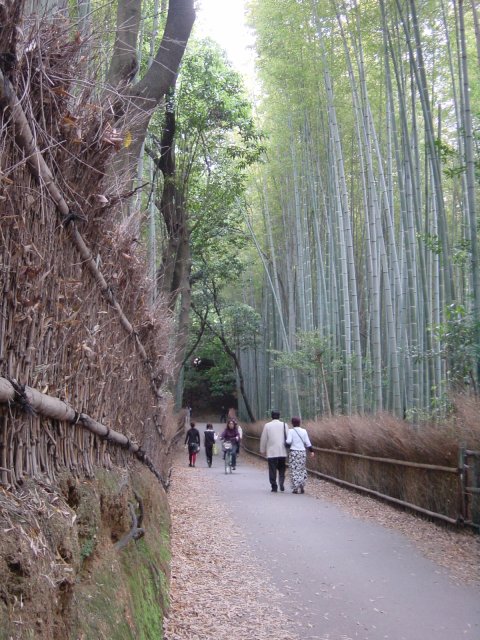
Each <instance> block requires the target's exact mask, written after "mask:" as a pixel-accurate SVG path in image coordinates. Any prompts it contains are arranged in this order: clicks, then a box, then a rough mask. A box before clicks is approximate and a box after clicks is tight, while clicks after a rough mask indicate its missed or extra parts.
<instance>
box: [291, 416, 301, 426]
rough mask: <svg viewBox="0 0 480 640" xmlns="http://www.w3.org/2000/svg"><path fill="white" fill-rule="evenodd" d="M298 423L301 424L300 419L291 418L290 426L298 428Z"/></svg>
mask: <svg viewBox="0 0 480 640" xmlns="http://www.w3.org/2000/svg"><path fill="white" fill-rule="evenodd" d="M300 422H301V420H300V418H292V425H293V426H294V427H299V426H300Z"/></svg>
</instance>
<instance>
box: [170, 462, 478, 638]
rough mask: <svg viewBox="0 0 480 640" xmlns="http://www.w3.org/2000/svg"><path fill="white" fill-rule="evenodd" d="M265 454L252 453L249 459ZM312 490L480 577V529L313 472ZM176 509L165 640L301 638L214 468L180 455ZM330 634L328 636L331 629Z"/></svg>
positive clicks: (460, 573)
mask: <svg viewBox="0 0 480 640" xmlns="http://www.w3.org/2000/svg"><path fill="white" fill-rule="evenodd" d="M247 460H248V462H249V463H250V464H254V465H261V466H262V468H264V467H265V462H264V461H262V460H259V459H258V458H256V457H254V456H250V455H247V454H246V455H244V457H243V461H244V463H246V462H247ZM307 486H308V493H309V494H310V495H313V496H315V497H317V498H320V499H322V500H328V501H330V502H333V503H335V504H336V505H337V506H339V507H340V508H342V509H344V510H346V511H347V512H348V513H350V514H351V515H352V516H353V517H358V518H367V519H370V520H374V521H376V522H377V523H378V524H380V525H382V526H386V527H389V528H393V529H395V530H397V531H399V532H400V533H402V534H404V535H405V536H406V537H407V538H408V539H409V540H411V541H412V542H413V543H414V544H415V545H416V546H417V548H419V549H420V551H421V552H422V553H423V554H424V555H425V556H426V557H428V558H430V559H431V560H433V561H434V562H437V563H438V564H439V565H440V566H442V567H444V568H446V569H447V570H448V572H449V573H450V575H451V577H452V578H453V579H454V580H455V581H456V582H458V583H461V584H469V583H470V584H472V583H476V582H480V536H478V535H474V534H472V533H470V532H469V531H461V530H460V531H458V530H454V529H452V528H449V527H444V526H440V525H438V524H436V523H433V522H429V521H428V520H424V519H422V518H420V517H418V516H416V515H414V514H411V513H408V512H405V511H402V510H399V509H396V508H394V507H391V506H390V505H388V504H385V503H383V502H380V501H378V500H375V499H373V498H371V497H369V496H365V495H361V494H359V493H357V492H352V491H349V490H346V489H343V488H342V487H339V486H337V485H335V484H332V483H328V482H324V481H321V480H318V479H316V478H309V480H308V485H307ZM169 500H170V507H171V512H172V535H171V539H172V563H171V572H172V573H171V590H170V612H169V617H168V619H166V621H165V640H186V639H187V638H188V640H212V639H215V640H223V639H227V638H228V639H231V638H235V639H238V640H240V639H247V638H248V639H249V640H250V639H251V640H266V639H267V638H269V639H270V638H277V639H278V640H298V635H296V634H295V633H294V632H293V631H292V629H293V626H294V625H293V624H292V620H291V619H289V618H288V616H287V615H286V614H285V613H284V612H283V611H282V599H283V598H284V597H285V596H284V594H282V593H280V591H279V590H278V589H277V588H276V587H275V586H274V585H273V584H272V583H271V582H270V581H269V579H268V577H267V576H266V575H265V574H264V573H262V572H261V570H260V568H259V563H258V561H257V560H256V558H255V557H253V556H252V554H251V552H250V550H249V548H248V546H247V543H246V540H245V538H244V535H243V532H242V531H239V530H238V527H236V526H235V525H234V524H233V520H232V518H231V515H230V513H229V509H228V507H227V506H226V505H225V503H224V501H223V500H222V499H221V498H220V497H219V496H218V495H217V494H216V489H215V482H214V481H213V480H212V479H211V478H210V477H209V476H208V469H205V468H202V467H198V468H195V469H190V468H188V467H187V466H186V465H185V461H184V459H183V457H182V458H181V459H178V458H177V461H176V464H175V466H174V469H173V473H172V485H171V489H170V494H169ZM326 637H327V638H328V636H326Z"/></svg>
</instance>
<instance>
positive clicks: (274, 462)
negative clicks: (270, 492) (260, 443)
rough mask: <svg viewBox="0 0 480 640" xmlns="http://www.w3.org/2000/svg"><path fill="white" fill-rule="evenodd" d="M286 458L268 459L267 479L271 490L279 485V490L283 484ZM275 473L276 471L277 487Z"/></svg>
mask: <svg viewBox="0 0 480 640" xmlns="http://www.w3.org/2000/svg"><path fill="white" fill-rule="evenodd" d="M286 460H287V459H286V458H285V457H282V458H268V479H269V480H270V484H271V485H272V489H277V488H278V485H280V489H281V488H282V487H283V485H284V483H285V469H286V464H285V463H286ZM277 471H278V485H277Z"/></svg>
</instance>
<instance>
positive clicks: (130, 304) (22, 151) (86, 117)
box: [0, 2, 175, 483]
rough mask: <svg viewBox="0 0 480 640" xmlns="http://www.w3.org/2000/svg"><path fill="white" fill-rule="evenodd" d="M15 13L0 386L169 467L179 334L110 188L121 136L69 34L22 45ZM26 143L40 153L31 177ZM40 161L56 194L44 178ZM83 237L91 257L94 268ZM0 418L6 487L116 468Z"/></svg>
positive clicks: (78, 442) (34, 427) (4, 122)
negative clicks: (68, 410) (32, 395)
mask: <svg viewBox="0 0 480 640" xmlns="http://www.w3.org/2000/svg"><path fill="white" fill-rule="evenodd" d="M20 5H21V3H19V2H10V3H7V4H6V5H5V6H2V8H1V12H2V15H1V16H0V18H1V20H0V23H1V24H2V25H4V28H3V29H2V27H1V26H0V51H1V52H2V55H1V56H0V58H1V60H0V72H1V75H0V81H1V85H2V86H1V91H0V94H1V95H0V107H1V108H0V216H1V227H0V375H1V376H3V377H6V378H13V379H15V380H17V381H18V382H19V383H21V384H26V385H28V386H30V387H32V388H34V389H37V390H38V391H42V392H43V393H46V394H48V395H51V396H54V397H57V398H60V399H64V400H66V401H67V402H68V403H69V404H70V405H71V406H72V407H73V408H74V409H75V410H76V411H78V412H84V413H86V414H88V415H89V416H90V417H92V418H93V419H94V420H97V421H98V422H101V423H103V424H105V425H107V426H108V427H109V428H111V429H115V430H117V431H119V432H122V433H125V434H127V435H128V436H129V437H130V438H132V439H133V440H135V441H136V442H138V443H141V445H142V448H143V449H144V450H145V451H147V452H148V454H149V456H150V457H151V459H152V460H153V461H154V463H155V464H158V465H159V467H162V465H163V462H162V456H163V455H164V454H165V451H166V449H167V448H168V445H169V442H170V438H171V434H170V433H169V421H168V420H167V419H166V411H167V405H168V396H167V395H164V394H163V392H162V385H164V383H165V381H166V380H167V379H168V375H169V370H170V362H171V354H170V353H169V347H168V336H169V332H170V331H171V327H170V323H169V318H168V314H167V312H166V310H165V307H163V306H162V304H161V302H158V303H157V304H156V306H155V308H153V307H152V306H151V305H150V288H149V283H148V281H147V279H146V277H145V274H146V273H147V269H146V265H145V259H144V255H143V249H142V244H141V242H140V238H139V229H140V225H139V221H138V217H139V216H138V215H137V212H134V214H133V215H132V216H131V217H130V218H129V219H126V220H125V219H123V222H121V220H122V218H121V214H120V211H119V207H120V205H122V204H123V203H124V201H125V199H126V197H122V194H118V193H113V192H110V191H109V184H108V181H106V180H105V173H106V171H107V170H108V169H109V167H110V165H111V162H112V158H113V156H114V155H115V153H116V151H117V150H118V149H119V148H120V147H121V145H122V144H124V139H125V135H126V133H125V132H122V131H115V130H114V123H113V122H111V121H110V117H111V116H110V117H109V115H108V109H106V108H104V107H103V105H102V104H101V103H99V102H98V100H96V99H95V98H94V93H93V89H94V85H93V83H91V82H89V81H88V79H87V76H88V74H87V69H86V64H87V62H86V60H85V56H83V55H82V42H81V40H80V39H79V38H75V37H74V34H73V33H72V32H70V31H69V28H68V25H67V24H66V23H65V22H63V21H61V20H60V21H58V22H54V23H51V24H45V25H43V26H42V25H40V26H37V25H35V24H34V22H33V21H32V22H31V23H29V22H28V20H26V21H25V20H24V21H23V23H22V25H21V26H22V29H21V30H18V31H16V30H15V29H14V28H12V25H15V24H18V21H19V20H20V15H21V12H20V11H19V6H20ZM21 117H24V118H25V119H26V122H27V125H28V126H27V127H26V126H25V123H23V124H22V122H21ZM29 136H30V139H31V144H33V145H34V146H35V149H36V150H37V152H38V151H39V152H41V158H40V157H39V158H38V163H36V164H35V162H36V161H35V162H32V151H31V149H30V148H29V147H28V144H27V143H26V142H25V140H28V139H29ZM40 160H42V161H44V163H45V166H46V167H47V169H48V170H49V171H50V172H51V175H52V178H53V182H50V180H49V179H46V178H45V172H43V173H42V171H38V170H37V169H38V164H39V162H40ZM52 184H54V185H55V187H56V189H57V191H58V192H59V193H60V195H61V198H62V199H63V203H64V206H63V208H62V206H59V203H58V201H55V198H54V197H52V189H51V185H52ZM57 200H58V199H57ZM65 206H66V207H67V208H68V212H66V211H65ZM78 237H81V238H83V240H84V242H85V243H86V246H87V247H88V249H89V250H90V252H91V256H92V258H93V260H90V263H91V264H90V265H89V268H86V266H87V262H86V260H85V256H82V255H81V254H80V253H79V251H78V242H77V243H75V242H74V240H75V238H77V240H78ZM93 267H96V268H98V271H99V273H101V274H103V276H104V278H105V281H106V283H107V285H108V290H107V291H103V292H102V291H101V287H99V284H98V281H96V279H95V278H94V277H93V276H92V268H93ZM112 301H113V302H114V303H115V305H114V304H113V302H112ZM119 309H120V310H121V311H122V312H123V314H124V318H127V319H128V321H129V322H130V323H131V325H132V327H133V331H129V330H128V327H127V328H126V324H125V322H124V323H123V324H122V323H121V322H120V320H119ZM0 412H1V413H0V467H3V469H2V470H0V478H1V479H2V482H4V483H11V482H18V481H19V480H20V479H21V476H22V475H23V474H29V475H37V474H48V475H49V476H50V477H53V475H54V473H55V470H56V469H58V468H60V467H61V466H63V465H67V466H68V467H69V468H71V469H72V470H74V471H77V472H79V473H92V469H93V466H94V464H97V463H100V464H108V463H109V461H110V458H111V457H112V456H113V457H117V458H118V456H119V455H121V454H118V453H116V451H113V450H111V451H108V449H107V448H105V447H104V446H103V445H102V444H101V443H100V442H98V441H97V438H96V437H95V436H93V435H91V434H89V433H88V432H86V431H84V430H83V429H78V428H76V429H72V428H71V426H70V425H68V424H60V423H58V422H56V421H54V420H50V419H47V420H45V419H42V417H41V416H39V415H27V414H26V413H25V412H24V411H23V410H22V409H21V408H19V407H18V406H17V407H15V406H12V405H10V406H6V405H4V406H3V407H0ZM170 428H171V429H172V428H173V429H175V428H174V427H170Z"/></svg>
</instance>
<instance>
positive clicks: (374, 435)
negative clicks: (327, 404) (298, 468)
mask: <svg viewBox="0 0 480 640" xmlns="http://www.w3.org/2000/svg"><path fill="white" fill-rule="evenodd" d="M453 406H454V410H453V412H452V414H451V416H449V417H448V418H446V419H445V420H444V421H443V422H441V423H435V424H430V423H423V424H421V425H419V426H414V425H412V424H410V423H408V422H406V421H405V420H400V419H399V418H395V417H394V416H393V415H391V414H389V413H378V414H376V415H366V416H335V417H332V418H322V419H321V420H317V421H314V420H306V421H305V422H304V424H303V426H304V427H305V428H306V429H307V430H308V433H309V436H310V439H311V440H312V443H313V444H314V445H316V446H317V447H321V448H325V449H337V450H340V451H350V452H351V453H360V454H363V455H370V456H376V457H379V458H393V459H396V460H409V461H411V462H423V463H426V464H437V465H445V466H456V465H457V462H458V458H457V457H458V447H459V446H460V445H463V444H464V445H466V446H467V447H468V448H470V449H477V450H478V449H480V419H479V416H480V400H479V399H476V398H474V397H472V396H456V397H455V398H454V399H453ZM285 420H286V421H287V423H288V422H289V418H287V417H286V418H285ZM262 427H263V423H260V422H256V423H255V424H253V425H248V431H249V432H251V433H252V434H253V435H257V436H259V435H260V433H261V430H262Z"/></svg>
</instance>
